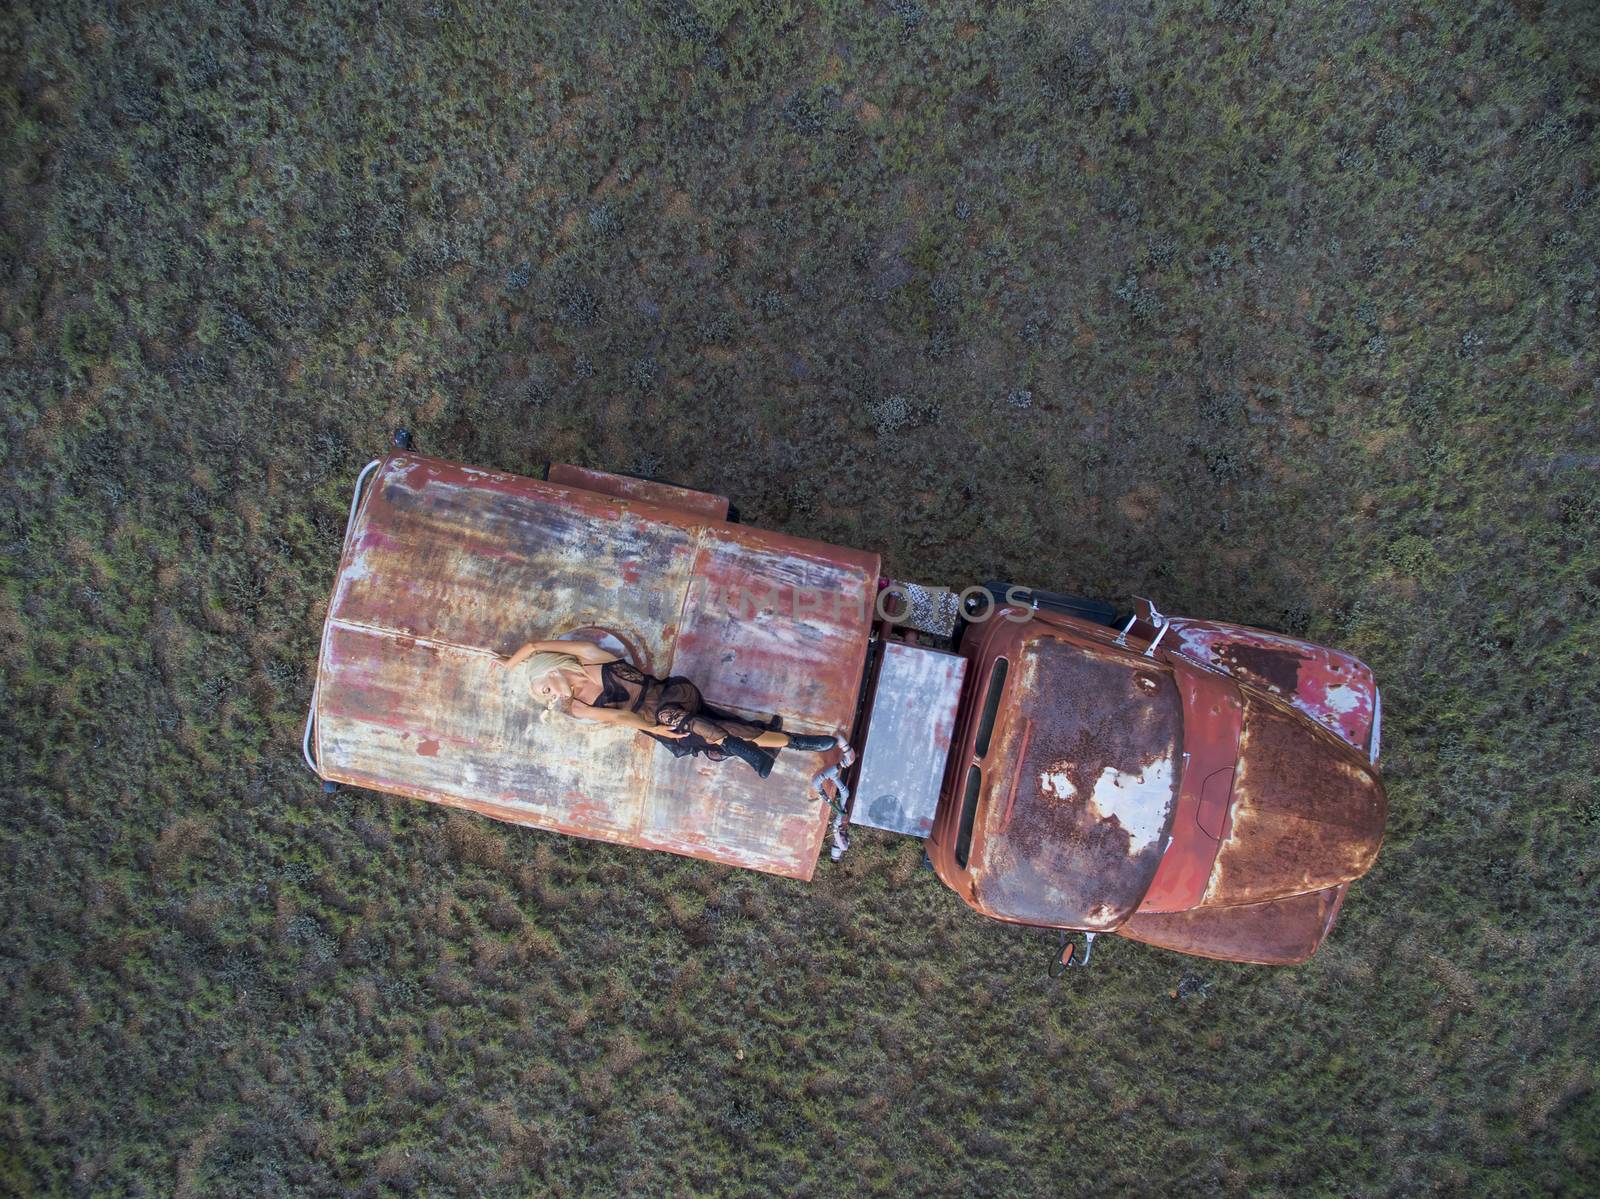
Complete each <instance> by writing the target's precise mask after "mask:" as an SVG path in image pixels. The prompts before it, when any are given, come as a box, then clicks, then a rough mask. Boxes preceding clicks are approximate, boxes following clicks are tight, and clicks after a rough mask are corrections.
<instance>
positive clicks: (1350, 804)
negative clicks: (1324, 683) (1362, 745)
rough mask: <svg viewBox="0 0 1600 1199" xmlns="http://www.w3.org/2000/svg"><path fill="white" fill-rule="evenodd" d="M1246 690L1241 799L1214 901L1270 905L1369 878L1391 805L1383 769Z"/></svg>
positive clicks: (1214, 874) (1211, 891)
mask: <svg viewBox="0 0 1600 1199" xmlns="http://www.w3.org/2000/svg"><path fill="white" fill-rule="evenodd" d="M1242 694H1243V697H1244V721H1243V728H1242V731H1241V733H1240V736H1239V765H1238V769H1237V770H1236V772H1235V775H1234V784H1233V804H1232V808H1231V811H1230V813H1229V819H1228V827H1227V829H1226V830H1225V832H1224V837H1223V843H1222V848H1221V849H1220V850H1219V851H1218V853H1217V860H1216V864H1215V865H1214V866H1213V867H1212V871H1211V880H1210V883H1209V884H1208V886H1207V888H1206V897H1205V902H1206V903H1207V904H1247V903H1260V902H1264V901H1266V900H1271V899H1282V898H1285V897H1287V896H1291V895H1300V894H1303V893H1305V892H1309V891H1321V890H1325V889H1327V888H1329V887H1335V886H1338V885H1339V884H1340V883H1344V882H1348V881H1350V880H1351V879H1354V878H1359V877H1360V876H1361V875H1363V874H1365V873H1366V872H1367V871H1368V870H1369V869H1371V867H1372V863H1373V860H1374V859H1375V858H1376V857H1377V854H1378V847H1379V846H1380V845H1381V844H1382V842H1383V827H1384V820H1385V818H1386V815H1387V811H1388V808H1387V803H1386V801H1385V798H1384V793H1383V784H1382V783H1381V782H1380V781H1379V780H1378V775H1377V772H1376V770H1374V769H1373V768H1372V767H1371V766H1370V765H1368V763H1367V762H1366V761H1365V760H1364V759H1363V758H1362V757H1361V755H1360V754H1358V753H1357V752H1356V750H1354V749H1353V748H1352V747H1351V746H1349V745H1347V744H1345V743H1344V742H1343V741H1341V740H1339V739H1338V738H1337V737H1335V736H1334V735H1333V734H1332V733H1330V732H1329V731H1328V730H1327V729H1325V728H1323V727H1322V726H1320V725H1316V724H1313V723H1311V722H1310V721H1308V720H1306V719H1304V718H1303V717H1301V716H1300V715H1299V714H1298V713H1296V712H1295V711H1294V710H1293V709H1291V708H1289V707H1288V706H1286V705H1284V704H1282V703H1280V702H1278V701H1275V700H1273V699H1270V698H1268V697H1267V696H1264V695H1262V694H1261V693H1259V692H1256V691H1252V690H1250V689H1249V688H1245V689H1243V690H1242Z"/></svg>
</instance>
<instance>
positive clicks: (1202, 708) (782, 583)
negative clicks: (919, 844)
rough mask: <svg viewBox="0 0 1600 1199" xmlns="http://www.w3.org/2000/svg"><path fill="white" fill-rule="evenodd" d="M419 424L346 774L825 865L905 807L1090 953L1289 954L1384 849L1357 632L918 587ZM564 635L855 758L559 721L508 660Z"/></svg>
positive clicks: (327, 777) (643, 491)
mask: <svg viewBox="0 0 1600 1199" xmlns="http://www.w3.org/2000/svg"><path fill="white" fill-rule="evenodd" d="M406 444H407V443H405V442H404V441H402V442H401V443H400V444H399V445H397V448H396V449H395V451H394V452H391V453H389V454H388V455H387V456H385V457H383V458H382V459H380V460H377V461H374V462H372V463H370V464H369V465H368V466H367V467H366V469H365V470H363V471H362V472H361V475H360V477H359V479H358V480H357V483H356V487H355V495H354V497H353V498H352V502H351V508H350V518H349V522H348V525H347V528H346V533H345V540H344V547H343V552H342V556H341V559H340V562H339V569H338V577H337V580H336V582H335V584H334V588H333V594H332V598H331V600H330V602H329V605H328V611H327V617H326V621H325V624H324V630H323V636H322V644H321V650H320V657H319V661H318V669H317V678H316V684H315V689H314V692H313V696H312V701H311V710H310V712H309V714H308V716H307V719H306V724H305V731H304V742H303V751H304V754H305V758H306V761H307V764H308V765H309V766H310V768H311V769H312V770H313V771H314V772H315V773H316V774H317V775H318V776H319V777H320V778H321V779H323V780H324V781H325V785H326V786H328V787H329V788H330V789H331V788H333V787H336V786H339V785H348V786H355V787H364V788H371V789H374V790H378V791H384V792H390V793H393V794H397V795H403V796H411V797H414V798H417V799H423V800H428V801H431V802H434V803H440V804H447V805H451V806H454V807H458V808H465V809H468V810H470V811H473V812H477V813H480V814H482V815H484V816H489V817H493V818H494V819H497V820H505V821H511V822H514V823H517V824H524V825H530V826H533V827H536V828H540V829H546V830H550V831H554V832H560V833H567V834H572V835H576V836H581V837H590V838H596V839H599V840H603V841H609V842H614V843H618V844H623V845H630V846H636V847H639V848H644V849H658V850H667V851H670V852H673V853H679V854H686V855H689V856H692V857H696V858H702V859H706V860H710V861H715V862H723V863H728V864H732V865H735V866H742V867H748V868H750V869H754V870H762V871H768V872H771V873H774V874H779V875H784V876H787V877H790V878H794V879H799V880H809V879H810V878H811V877H812V874H813V871H814V870H815V868H816V864H817V861H818V859H819V856H820V851H821V849H822V847H823V845H824V842H825V841H826V840H827V839H828V837H829V833H830V826H831V828H832V833H833V842H834V845H833V852H834V854H835V856H837V854H838V853H839V852H840V851H841V850H842V848H843V847H844V845H845V844H847V837H848V835H849V834H850V832H851V830H853V829H855V828H860V827H870V828H876V829H881V830H885V831H887V832H892V833H900V834H908V835H911V836H915V837H918V838H921V839H922V840H923V842H924V848H925V851H926V861H927V863H928V864H929V865H931V867H932V869H933V870H934V872H936V874H937V876H938V877H939V878H940V879H942V880H943V881H944V883H945V884H946V885H948V886H949V887H950V888H951V889H952V890H953V891H955V893H956V894H957V895H959V896H960V897H961V898H962V899H963V900H964V901H965V902H966V903H967V904H969V905H970V906H971V907H972V908H973V909H975V910H976V911H977V912H979V913H981V914H982V915H984V916H987V917H990V918H992V919H995V920H1001V921H1008V922H1014V923H1019V924H1026V925H1034V926H1039V927H1043V928H1050V929H1060V930H1079V931H1081V932H1083V933H1085V934H1087V940H1086V942H1085V945H1084V949H1085V951H1086V950H1087V945H1088V942H1090V941H1092V939H1093V937H1094V935H1096V934H1100V933H1116V934H1118V935H1120V936H1123V937H1128V938H1132V939H1133V940H1136V941H1141V942H1145V943H1147V944H1149V945H1153V946H1159V947H1162V948H1165V949H1170V950H1176V951H1178V952H1182V953H1188V954H1197V955H1202V956H1206V957H1213V958H1223V959H1230V960H1235V961H1243V962H1258V963H1265V964H1278V965H1285V964H1291V963H1296V962H1302V961H1304V960H1306V959H1307V958H1309V957H1310V956H1311V955H1312V954H1313V953H1314V952H1315V951H1316V949H1317V947H1318V946H1319V945H1320V944H1321V943H1322V941H1323V939H1324V938H1325V937H1326V936H1327V934H1328V931H1329V929H1330V928H1331V927H1332V925H1333V922H1334V919H1335V917H1336V916H1337V915H1338V912H1339V908H1340V905H1341V904H1342V903H1343V902H1344V899H1345V895H1346V892H1347V891H1348V889H1349V887H1350V884H1351V882H1353V881H1354V880H1355V879H1357V878H1359V877H1361V876H1362V875H1363V874H1364V873H1366V871H1367V870H1368V869H1369V868H1370V867H1371V866H1372V863H1373V860H1374V858H1375V856H1376V854H1377V852H1378V847H1379V844H1380V842H1381V841H1382V837H1383V830H1384V821H1385V815H1386V805H1385V798H1384V790H1383V784H1382V782H1381V780H1380V777H1379V774H1378V769H1377V761H1378V749H1379V729H1380V719H1381V712H1380V699H1379V692H1378V687H1377V684H1376V682H1375V681H1374V678H1373V675H1372V672H1371V670H1369V669H1368V668H1367V667H1366V666H1365V665H1364V664H1363V663H1361V662H1360V661H1358V660H1357V659H1356V658H1354V657H1352V656H1351V655H1349V654H1346V653H1341V652H1339V651H1337V650H1332V649H1327V648H1324V647H1321V646H1318V645H1313V644H1310V643H1308V642H1306V641H1303V640H1300V639H1297V638H1294V637H1290V636H1285V635H1282V634H1279V633H1274V632H1269V631H1265V630H1261V629H1256V628H1248V627H1244V626H1241V625H1236V624H1226V623H1222V622H1219V621H1210V620H1195V619H1188V618H1184V617H1177V616H1168V615H1166V614H1163V613H1162V612H1160V611H1158V610H1157V609H1156V607H1155V606H1154V605H1153V604H1151V603H1150V602H1148V601H1143V600H1140V601H1134V602H1133V603H1131V604H1130V605H1129V607H1128V608H1126V609H1119V608H1118V607H1117V606H1116V605H1113V604H1107V603H1104V602H1100V601H1091V600H1082V599H1076V598H1072V597H1068V596H1063V595H1057V594H1054V593H1050V592H1045V591H1038V590H1034V589H1031V588H1028V587H1025V586H1018V585H1013V584H1010V583H1006V582H1003V581H1001V582H993V583H986V584H983V585H976V586H971V587H966V588H964V589H962V590H960V591H957V590H955V589H953V588H949V587H940V586H930V585H913V584H909V583H903V582H897V581H894V580H890V579H886V578H883V577H882V576H881V575H880V570H879V560H878V556H877V555H876V554H874V553H871V552H869V551H865V550H857V549H848V548H843V547H839V546H834V545H828V544H825V543H823V542H820V541H814V540H810V539H807V538H803V537H796V536H792V535H789V534H785V533H778V532H771V531H766V530H762V529H757V528H753V527H751V526H749V525H747V524H742V523H739V522H738V521H737V520H734V519H730V512H729V505H728V501H727V500H726V499H725V498H723V497H721V496H715V495H709V494H706V493H703V492H698V491H693V490H689V489H686V488H682V487H676V486H671V485H667V484H663V483H659V482H654V481H650V480H644V479H638V478H633V477H629V476H624V475H616V474H609V473H605V472H601V471H597V470H591V469H586V468H580V467H574V466H567V465H554V466H552V467H550V469H549V470H548V472H547V477H546V478H545V479H542V480H540V479H533V478H524V477H521V476H517V475H513V474H508V473H505V472H501V471H494V470H480V469H476V468H473V467H469V466H464V465H460V464H457V463H452V462H447V461H443V460H439V459H435V458H430V457H425V456H422V455H420V454H418V453H414V452H411V451H410V450H409V448H401V447H403V446H406ZM541 637H542V638H556V637H583V638H585V639H589V640H596V641H599V642H601V643H603V644H607V645H609V646H611V647H613V648H614V649H616V650H617V651H618V652H619V653H623V654H626V655H627V656H628V657H629V658H630V659H632V661H634V662H635V663H636V664H637V665H639V666H640V667H641V668H642V669H644V670H646V671H648V672H650V673H652V674H656V675H662V676H665V675H668V674H677V675H686V676H688V677H690V678H692V679H694V680H695V681H696V682H697V683H698V684H699V685H700V687H701V689H702V690H703V691H704V693H705V695H706V698H707V699H708V700H710V701H711V702H713V703H715V704H717V705H718V706H719V707H723V708H727V709H731V710H733V711H736V712H740V713H743V714H747V715H751V716H757V717H765V716H767V715H770V714H774V713H779V714H781V715H782V716H783V718H784V720H785V722H786V723H785V724H784V727H785V728H786V729H787V730H789V731H800V732H817V733H839V734H842V735H846V736H847V737H848V739H849V741H850V743H851V745H852V746H853V747H855V748H854V751H852V752H850V753H849V754H845V755H839V757H840V760H838V761H835V762H834V763H833V764H832V766H831V767H830V768H829V769H827V770H825V771H824V773H823V774H822V775H821V776H819V775H817V774H816V766H817V758H816V756H815V755H812V754H802V753H798V752H793V751H785V752H782V753H780V754H779V755H778V761H777V765H776V768H775V769H774V771H773V772H772V774H771V776H770V777H769V778H766V779H764V780H763V779H760V778H758V777H757V776H756V775H755V773H754V772H752V771H750V770H748V769H746V768H744V767H743V766H742V765H740V764H738V763H725V764H722V765H718V764H714V763H711V762H708V761H706V760H704V759H702V758H684V759H677V758H675V757H673V756H672V755H670V754H667V753H664V752H661V751H660V750H659V749H658V748H657V747H656V746H655V744H654V743H653V742H652V741H650V740H649V739H647V738H644V737H638V736H633V735H631V734H630V733H628V732H627V731H625V730H619V729H617V728H614V727H611V726H606V725H600V724H594V723H590V722H584V721H574V720H555V721H548V720H546V721H541V720H540V719H539V708H538V706H537V705H536V704H535V703H534V702H533V701H532V698H531V696H530V695H529V694H528V693H527V690H526V688H525V686H524V685H522V684H521V683H519V681H518V676H517V673H516V672H515V671H506V670H504V669H503V668H502V667H501V666H500V665H499V656H500V655H503V654H507V653H510V652H511V651H512V650H514V649H515V648H516V647H517V646H518V645H520V644H522V643H523V642H524V641H526V640H528V639H530V638H541ZM1063 942H1064V943H1066V937H1065V935H1063ZM1077 950H1078V946H1077V945H1076V943H1075V942H1072V943H1069V944H1067V948H1066V949H1065V951H1064V952H1063V954H1062V955H1061V958H1060V962H1062V963H1068V962H1071V961H1073V960H1075V959H1076V958H1077Z"/></svg>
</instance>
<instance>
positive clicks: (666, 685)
mask: <svg viewBox="0 0 1600 1199" xmlns="http://www.w3.org/2000/svg"><path fill="white" fill-rule="evenodd" d="M600 684H601V691H600V696H599V698H598V699H596V700H595V701H594V703H593V704H591V705H590V707H594V708H622V709H624V710H626V711H629V712H637V713H638V714H639V715H640V716H642V717H644V718H645V719H646V720H648V721H650V722H652V723H653V724H661V725H665V726H666V727H667V728H669V729H672V730H674V731H681V732H683V733H685V734H686V736H683V737H660V736H657V735H656V734H655V733H646V734H645V736H646V737H650V738H653V739H654V740H656V741H659V742H661V744H662V745H665V746H666V747H667V748H668V749H670V750H671V751H672V755H673V757H676V758H683V757H688V756H691V755H694V754H699V755H702V756H703V757H705V758H706V759H707V760H709V761H712V762H721V761H723V760H725V759H726V758H727V757H728V754H727V752H726V751H725V750H723V749H721V748H720V747H719V746H718V745H717V744H716V742H718V741H720V740H722V738H724V737H737V738H739V739H740V740H742V741H749V742H754V741H755V739H756V738H757V737H759V736H760V735H761V734H762V733H765V732H768V731H769V730H772V729H775V728H777V727H778V724H779V720H778V717H776V716H774V717H773V718H772V719H771V720H769V721H768V722H767V723H765V724H757V723H756V722H755V721H752V720H746V719H745V718H744V717H742V716H736V715H734V714H733V713H732V712H724V711H723V710H722V709H721V708H717V707H713V706H712V705H711V704H708V703H706V701H705V697H704V696H702V695H701V694H700V688H698V687H696V686H695V685H694V683H692V682H691V681H690V680H688V679H686V678H684V677H683V676H681V675H673V676H671V677H670V678H665V679H658V678H656V677H655V676H654V675H649V674H645V672H644V671H642V670H640V669H639V668H638V667H637V666H635V665H634V664H633V663H631V662H624V661H623V660H622V659H621V658H614V659H612V660H611V661H610V662H606V663H604V664H603V665H602V666H601V667H600ZM755 749H756V752H757V753H760V754H766V755H768V756H770V757H773V758H776V757H777V753H778V751H777V750H775V749H767V748H766V747H764V746H756V747H755Z"/></svg>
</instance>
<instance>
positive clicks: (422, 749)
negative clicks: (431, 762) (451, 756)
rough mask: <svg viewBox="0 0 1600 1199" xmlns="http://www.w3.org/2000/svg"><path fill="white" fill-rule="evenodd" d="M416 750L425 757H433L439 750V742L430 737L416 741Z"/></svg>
mask: <svg viewBox="0 0 1600 1199" xmlns="http://www.w3.org/2000/svg"><path fill="white" fill-rule="evenodd" d="M417 752H418V753H419V754H421V755H422V756H423V757H425V758H432V757H435V756H436V755H437V754H438V752H439V743H438V742H437V741H435V740H433V739H432V738H431V737H430V738H429V739H428V740H426V741H419V742H417Z"/></svg>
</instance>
